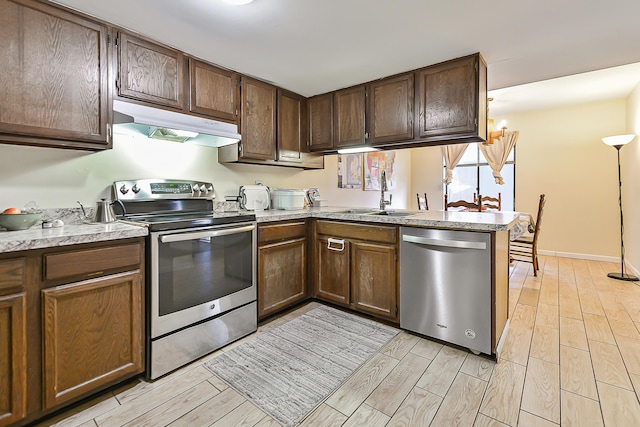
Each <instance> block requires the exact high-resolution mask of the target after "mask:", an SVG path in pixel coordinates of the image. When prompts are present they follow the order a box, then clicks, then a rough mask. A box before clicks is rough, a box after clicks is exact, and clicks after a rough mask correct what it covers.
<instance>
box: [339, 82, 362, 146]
mask: <svg viewBox="0 0 640 427" xmlns="http://www.w3.org/2000/svg"><path fill="white" fill-rule="evenodd" d="M365 98H366V91H365V86H364V85H361V86H356V87H353V88H349V89H343V90H339V91H337V92H335V93H334V95H333V114H334V118H333V126H334V128H333V146H334V147H346V146H350V145H360V144H364V142H365V133H366V130H365V109H366V104H365Z"/></svg>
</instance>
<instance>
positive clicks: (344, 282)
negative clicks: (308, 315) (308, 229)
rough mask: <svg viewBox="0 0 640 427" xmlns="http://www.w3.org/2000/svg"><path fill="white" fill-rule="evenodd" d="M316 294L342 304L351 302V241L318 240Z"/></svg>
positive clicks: (322, 238) (320, 238)
mask: <svg viewBox="0 0 640 427" xmlns="http://www.w3.org/2000/svg"><path fill="white" fill-rule="evenodd" d="M316 256H317V260H316V268H317V270H316V271H317V277H316V286H317V289H316V296H317V297H318V298H320V299H324V300H327V301H331V302H335V303H338V304H342V305H348V304H349V259H350V258H349V242H348V241H346V240H343V239H335V241H333V240H332V241H331V242H330V241H329V238H327V237H318V238H317V240H316Z"/></svg>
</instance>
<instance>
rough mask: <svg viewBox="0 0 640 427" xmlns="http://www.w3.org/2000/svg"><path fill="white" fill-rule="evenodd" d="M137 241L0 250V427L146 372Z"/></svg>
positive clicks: (139, 242)
mask: <svg viewBox="0 0 640 427" xmlns="http://www.w3.org/2000/svg"><path fill="white" fill-rule="evenodd" d="M144 250H145V244H144V238H143V237H136V238H129V239H122V240H116V241H104V242H95V243H85V244H78V245H70V246H62V247H53V248H44V249H33V250H28V251H21V252H16V253H4V254H0V427H4V426H12V427H14V426H15V427H18V426H25V425H33V424H34V423H35V422H37V420H38V419H40V418H42V417H44V416H46V415H48V414H51V413H52V412H54V411H57V410H59V409H62V408H64V407H65V406H67V405H70V404H72V403H75V402H78V401H79V400H81V399H84V398H87V397H89V396H91V395H92V394H95V393H98V392H100V391H102V390H104V389H106V388H108V387H110V386H113V385H116V384H118V383H120V382H122V381H125V380H127V379H129V378H132V377H134V376H136V375H138V374H139V373H142V372H143V371H144Z"/></svg>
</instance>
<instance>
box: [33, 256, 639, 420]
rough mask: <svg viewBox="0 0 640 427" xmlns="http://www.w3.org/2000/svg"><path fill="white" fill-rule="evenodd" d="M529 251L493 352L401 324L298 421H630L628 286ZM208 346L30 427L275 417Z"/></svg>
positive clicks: (633, 300) (601, 269)
mask: <svg viewBox="0 0 640 427" xmlns="http://www.w3.org/2000/svg"><path fill="white" fill-rule="evenodd" d="M540 261H541V266H540V272H539V273H538V276H537V277H534V276H533V271H532V269H531V265H530V264H524V263H516V264H515V265H514V266H513V267H512V268H511V276H510V289H509V299H510V300H509V314H510V315H509V317H510V329H509V333H508V335H507V337H506V340H505V343H504V347H503V350H502V353H501V354H500V357H499V359H498V361H497V362H496V361H493V360H491V359H488V358H485V357H481V356H475V355H473V354H472V353H469V352H467V351H465V350H461V349H459V348H454V347H452V346H447V345H442V344H441V343H438V342H435V341H431V340H428V339H426V338H423V337H418V336H416V335H413V334H410V333H406V332H402V333H400V334H398V335H397V336H396V337H395V338H394V339H393V340H392V341H390V342H389V343H388V344H387V345H386V346H384V347H383V348H382V349H381V350H380V351H379V353H378V354H376V355H375V356H374V357H373V358H372V359H370V360H369V361H368V362H367V363H365V364H364V365H363V366H362V367H361V368H360V369H359V370H358V371H356V372H355V373H354V375H353V376H352V377H351V378H350V379H349V380H347V381H346V382H345V383H344V384H343V385H342V386H341V387H340V388H339V389H338V390H336V391H335V392H334V393H333V395H331V396H330V397H328V398H327V399H326V400H325V402H324V403H322V404H321V405H320V406H319V407H318V408H317V409H316V410H315V411H314V412H313V413H312V414H310V415H309V416H308V417H307V418H306V419H305V420H303V422H302V423H301V425H302V426H323V427H324V426H367V427H368V426H429V425H430V426H477V427H480V426H554V425H563V426H638V425H640V403H639V401H638V395H640V330H639V329H638V328H640V286H638V284H634V283H630V282H621V281H616V280H613V279H609V278H608V277H607V273H608V272H612V271H617V270H618V269H619V267H620V266H619V265H616V264H611V263H603V262H598V261H585V260H577V259H568V258H557V257H541V259H540ZM317 305H318V304H317V303H310V304H307V305H305V306H304V307H302V308H300V309H298V310H296V311H294V312H292V313H288V314H286V315H284V316H282V317H280V318H278V319H275V320H273V321H271V322H269V323H267V324H264V325H261V326H260V327H259V328H258V332H257V333H258V334H260V333H262V332H263V331H265V330H268V329H270V328H273V327H276V326H278V325H280V324H282V323H284V322H286V321H288V320H290V319H292V318H294V317H296V316H299V315H301V314H302V313H304V312H306V311H308V310H311V309H313V308H314V307H316V306H317ZM246 339H248V338H244V339H242V340H240V341H239V342H237V343H234V344H232V345H230V346H228V347H226V348H225V349H223V350H221V351H227V350H229V349H230V348H233V347H235V346H236V345H239V344H240V343H241V342H243V341H244V340H246ZM219 353H220V352H217V353H214V354H212V355H209V356H207V357H205V358H203V359H201V360H198V361H195V362H193V363H192V364H190V365H188V366H185V367H184V368H182V369H180V370H178V371H176V372H174V373H172V374H170V375H168V376H166V377H164V378H162V379H160V380H157V381H155V382H152V383H148V382H145V381H142V380H136V381H134V382H132V383H129V384H127V385H125V386H123V387H121V388H119V389H116V390H115V391H112V392H108V393H106V394H103V395H101V396H99V397H97V398H95V399H93V400H92V401H90V402H88V403H85V404H83V405H82V406H79V407H76V408H73V409H71V410H69V411H67V412H66V413H64V414H61V415H59V416H57V417H55V418H52V419H49V420H46V421H44V422H41V423H40V424H39V426H41V427H44V426H51V425H55V426H83V427H86V426H92V427H96V426H108V427H118V426H154V427H155V426H166V425H171V426H189V427H200V426H259V427H268V426H274V427H275V426H278V425H279V424H278V423H277V422H276V421H275V420H273V419H272V418H271V417H270V416H269V415H267V414H265V413H264V412H263V411H262V410H260V409H259V408H257V407H256V406H255V405H253V404H252V403H251V402H249V401H247V400H246V399H245V398H244V397H243V396H241V395H240V394H238V393H237V392H236V391H235V390H233V389H232V388H230V387H229V386H228V385H227V384H225V383H224V382H223V381H222V380H220V379H219V378H217V377H216V376H215V375H213V374H211V373H210V372H209V371H208V370H207V369H205V368H204V367H203V366H202V364H203V363H204V362H205V361H207V360H209V359H210V358H212V357H215V356H216V355H217V354H219Z"/></svg>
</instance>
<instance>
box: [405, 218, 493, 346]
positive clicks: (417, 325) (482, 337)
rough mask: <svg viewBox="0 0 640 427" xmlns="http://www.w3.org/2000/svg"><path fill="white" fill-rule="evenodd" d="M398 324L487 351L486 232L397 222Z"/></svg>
mask: <svg viewBox="0 0 640 427" xmlns="http://www.w3.org/2000/svg"><path fill="white" fill-rule="evenodd" d="M401 235H402V241H401V243H400V327H401V328H403V329H407V330H409V331H413V332H417V333H420V334H423V335H426V336H429V337H433V338H437V339H440V340H442V341H446V342H449V343H452V344H457V345H459V346H462V347H467V348H469V349H470V350H472V351H473V352H475V353H479V352H481V353H485V354H491V353H492V349H491V304H492V302H491V234H490V233H482V232H472V231H455V230H436V229H424V228H414V227H401Z"/></svg>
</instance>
